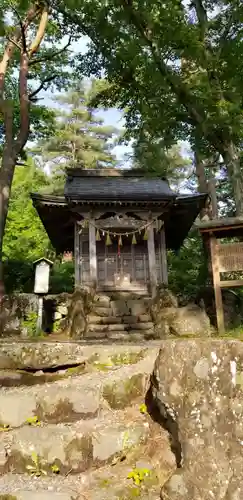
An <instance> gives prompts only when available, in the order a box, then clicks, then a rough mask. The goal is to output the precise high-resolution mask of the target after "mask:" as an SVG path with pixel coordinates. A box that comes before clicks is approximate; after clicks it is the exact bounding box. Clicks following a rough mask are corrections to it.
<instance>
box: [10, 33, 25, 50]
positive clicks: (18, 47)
mask: <svg viewBox="0 0 243 500" xmlns="http://www.w3.org/2000/svg"><path fill="white" fill-rule="evenodd" d="M6 38H7V40H8V41H9V42H10V43H13V44H14V45H15V47H17V49H19V50H21V49H22V47H21V45H20V44H19V43H17V42H15V40H13V39H12V38H10V37H8V36H7V37H6Z"/></svg>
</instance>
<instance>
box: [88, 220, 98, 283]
mask: <svg viewBox="0 0 243 500" xmlns="http://www.w3.org/2000/svg"><path fill="white" fill-rule="evenodd" d="M95 233H96V230H95V221H94V219H90V221H89V270H90V283H91V284H92V285H95V286H96V285H97V255H96V236H95Z"/></svg>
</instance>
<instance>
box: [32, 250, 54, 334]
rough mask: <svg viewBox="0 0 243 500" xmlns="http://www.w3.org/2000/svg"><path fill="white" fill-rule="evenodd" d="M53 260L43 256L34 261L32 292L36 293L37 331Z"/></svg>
mask: <svg viewBox="0 0 243 500" xmlns="http://www.w3.org/2000/svg"><path fill="white" fill-rule="evenodd" d="M52 265H53V262H52V261H51V260H49V259H46V258H45V257H42V258H41V259H38V260H36V261H35V262H34V266H35V286H34V293H35V294H36V295H38V316H37V325H36V329H37V332H40V331H41V330H42V318H43V296H44V295H45V294H46V293H48V290H49V278H50V268H51V266H52Z"/></svg>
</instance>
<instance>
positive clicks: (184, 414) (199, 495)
mask: <svg viewBox="0 0 243 500" xmlns="http://www.w3.org/2000/svg"><path fill="white" fill-rule="evenodd" d="M168 367H169V369H168ZM150 405H151V408H152V410H151V411H153V413H154V415H155V418H157V419H160V421H161V422H164V423H166V426H167V428H168V429H169V431H170V433H171V437H172V444H173V449H174V451H175V454H176V456H177V464H178V469H177V472H176V473H175V474H173V475H172V476H171V478H170V479H169V481H167V482H166V484H165V485H164V487H163V488H162V492H161V498H162V499H163V500H182V499H183V500H185V499H186V500H242V498H243V345H242V344H241V343H240V342H237V341H227V340H219V341H217V340H208V341H205V340H204V341H202V340H200V339H195V340H183V341H182V340H180V341H178V340H177V341H173V340H171V341H165V342H164V343H163V344H162V348H161V351H160V354H159V356H158V358H157V360H156V364H155V369H154V373H153V377H152V384H151V391H150Z"/></svg>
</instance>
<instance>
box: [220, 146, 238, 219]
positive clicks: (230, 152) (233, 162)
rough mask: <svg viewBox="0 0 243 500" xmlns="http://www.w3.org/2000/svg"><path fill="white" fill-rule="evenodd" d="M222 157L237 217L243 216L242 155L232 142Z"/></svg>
mask: <svg viewBox="0 0 243 500" xmlns="http://www.w3.org/2000/svg"><path fill="white" fill-rule="evenodd" d="M222 156H223V159H224V162H225V165H226V167H227V170H228V174H229V178H230V180H231V183H232V187H233V192H234V200H235V211H236V215H243V179H242V171H241V164H240V153H239V151H238V149H237V147H236V146H235V145H234V144H233V142H230V143H229V144H228V145H227V146H226V147H225V148H224V150H223V152H222Z"/></svg>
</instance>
